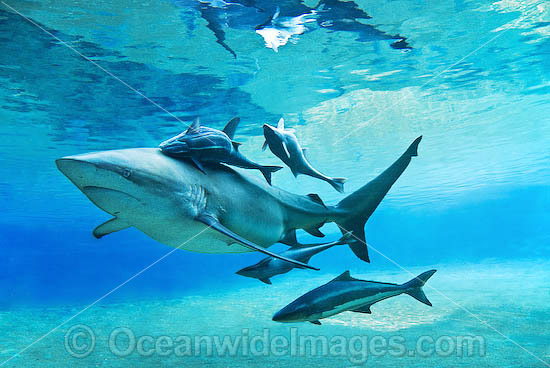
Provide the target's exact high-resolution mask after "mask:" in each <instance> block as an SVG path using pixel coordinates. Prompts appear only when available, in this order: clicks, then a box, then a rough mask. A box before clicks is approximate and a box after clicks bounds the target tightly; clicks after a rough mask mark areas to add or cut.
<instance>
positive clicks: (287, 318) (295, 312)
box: [273, 299, 311, 322]
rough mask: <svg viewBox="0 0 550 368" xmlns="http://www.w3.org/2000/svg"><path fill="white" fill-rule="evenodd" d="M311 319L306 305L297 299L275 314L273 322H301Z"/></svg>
mask: <svg viewBox="0 0 550 368" xmlns="http://www.w3.org/2000/svg"><path fill="white" fill-rule="evenodd" d="M310 319H311V315H310V312H309V308H308V305H307V303H305V302H304V301H301V300H300V299H297V300H295V301H293V302H292V303H290V304H289V305H287V306H286V307H284V308H283V309H281V310H280V311H278V312H277V313H275V314H274V315H273V321H276V322H302V321H308V320H310Z"/></svg>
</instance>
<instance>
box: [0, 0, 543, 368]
mask: <svg viewBox="0 0 550 368" xmlns="http://www.w3.org/2000/svg"><path fill="white" fill-rule="evenodd" d="M7 4H8V5H9V6H11V7H13V8H15V9H16V10H17V11H19V12H21V13H22V14H24V15H26V16H28V17H29V18H30V19H31V20H32V21H33V22H36V24H37V25H39V26H40V27H43V28H44V30H46V31H47V32H50V33H51V34H53V35H54V36H55V37H58V38H59V39H61V40H63V41H64V42H66V43H67V44H68V45H70V46H71V47H74V48H75V49H76V50H78V51H79V52H81V53H82V54H84V55H86V56H87V57H89V58H90V59H91V60H93V61H94V62H96V63H98V64H99V65H100V66H101V67H103V68H105V69H106V70H108V71H109V72H111V73H113V74H114V75H116V77H117V78H120V80H122V81H124V82H126V83H128V84H129V85H131V86H132V87H133V88H135V89H137V90H139V91H140V92H141V93H143V94H144V95H146V96H147V97H149V98H150V99H151V100H153V101H154V102H156V103H157V104H159V105H161V106H162V107H163V108H164V109H166V110H167V111H169V112H170V113H167V112H166V111H163V110H161V109H160V108H158V107H157V106H155V105H153V104H152V103H150V102H149V101H147V100H146V99H144V98H142V97H141V96H139V95H138V94H137V93H136V92H135V91H132V90H131V89H130V88H128V87H127V86H125V85H124V84H122V83H121V82H120V81H118V80H116V79H114V78H112V77H111V76H109V75H107V74H106V73H105V72H104V71H102V70H100V69H99V68H97V67H96V66H94V65H92V64H91V63H90V62H88V61H85V60H84V59H83V58H81V57H80V56H78V55H77V54H75V53H74V52H73V51H71V50H70V49H69V48H67V47H66V46H64V45H63V44H62V43H61V42H60V41H59V40H56V39H55V38H54V37H52V36H51V35H49V34H47V33H46V32H44V31H43V30H41V29H39V28H38V27H37V26H36V25H33V24H31V23H30V22H29V21H26V20H25V19H23V18H22V17H21V16H20V15H18V14H16V13H15V12H14V11H13V10H9V9H8V7H7V6H6V5H0V82H1V84H0V86H1V87H0V121H1V123H0V206H1V208H2V218H1V220H0V231H1V234H0V242H1V247H2V250H3V253H4V260H5V262H4V270H3V271H2V272H0V285H1V286H2V289H3V291H2V293H4V294H5V296H4V297H2V298H1V299H2V300H1V301H0V304H1V305H5V306H6V308H9V307H15V306H17V305H20V304H28V303H32V304H37V305H39V306H40V305H43V304H44V303H50V302H56V303H58V302H63V303H66V302H73V301H76V302H78V303H86V302H89V301H91V300H94V299H95V298H97V297H98V296H100V295H102V293H104V292H106V291H108V290H110V289H111V288H112V287H114V286H116V285H118V284H119V283H120V282H122V281H124V280H126V279H127V278H128V277H130V276H132V275H133V274H135V273H136V272H138V271H139V270H141V269H142V268H143V267H145V266H147V265H148V264H150V263H151V262H152V261H153V260H155V259H157V258H158V257H160V256H162V255H163V254H165V253H166V252H167V251H168V250H169V248H166V247H164V246H162V245H160V244H157V243H155V242H153V241H152V240H150V239H148V238H147V237H145V236H144V235H142V234H140V233H138V232H137V231H134V230H127V231H126V232H121V233H118V234H113V235H111V237H110V238H109V239H107V238H105V239H102V240H101V241H96V240H94V239H92V237H91V235H90V232H91V230H92V229H93V228H94V227H95V226H96V225H97V224H99V223H101V222H103V221H104V220H106V219H107V216H106V215H105V214H104V213H102V212H101V211H99V210H98V209H96V208H95V207H93V206H92V205H91V204H90V203H89V202H88V201H87V200H86V198H85V197H84V196H83V195H82V194H81V193H80V192H78V191H77V190H76V188H74V187H73V186H72V185H71V184H70V183H69V182H68V181H67V180H66V179H65V178H64V177H63V176H62V175H61V174H60V173H59V172H58V171H57V170H56V168H55V165H54V164H53V160H54V159H56V158H58V157H61V156H64V155H68V154H76V153H83V152H87V151H94V150H106V149H115V148H127V147H137V146H156V145H157V144H158V143H159V142H160V141H162V140H164V139H166V138H168V137H170V136H173V135H174V134H176V133H178V132H179V131H181V130H182V129H184V128H185V127H184V125H183V124H181V123H180V122H178V121H177V119H181V120H183V121H186V122H188V121H191V120H192V119H193V118H194V117H196V116H200V118H201V120H202V121H203V122H204V123H205V124H207V125H209V126H213V127H217V128H221V127H222V126H223V125H224V124H225V122H227V121H228V120H229V119H230V118H232V117H233V116H237V115H238V116H240V117H241V118H242V120H241V125H240V127H239V130H238V132H237V140H238V141H240V142H243V143H244V144H243V146H242V150H243V151H244V152H245V153H246V154H247V156H249V157H253V158H255V159H256V160H257V161H260V162H262V163H264V162H265V163H268V164H277V159H276V158H274V157H273V156H272V155H270V154H269V153H268V152H262V151H261V145H262V143H263V136H262V130H261V125H262V124H263V123H265V122H268V123H270V124H275V123H276V121H277V120H278V119H279V118H280V117H281V116H283V117H284V118H285V121H286V124H287V126H290V127H293V128H296V129H297V135H298V137H299V139H300V141H301V142H302V145H303V146H305V147H308V148H309V155H310V157H311V159H312V161H313V163H314V165H315V166H316V167H318V168H319V169H320V170H321V171H323V172H325V173H327V174H330V175H334V176H345V177H348V178H349V182H348V183H347V184H346V192H348V193H350V192H352V191H353V190H355V189H357V188H359V187H360V186H361V185H363V184H364V183H365V182H366V181H367V180H368V179H370V178H372V177H374V176H375V175H376V174H377V173H378V172H380V171H381V170H383V169H384V168H386V167H387V165H388V164H389V163H391V162H393V160H394V159H395V157H396V156H397V155H399V154H400V153H401V152H402V151H403V148H404V147H406V146H407V145H408V144H409V143H410V141H412V139H414V138H415V137H416V136H418V135H420V134H422V135H423V136H424V140H423V142H422V144H421V147H420V156H419V157H418V158H417V159H415V160H414V161H413V163H412V164H411V167H410V168H409V169H408V170H407V172H406V173H405V174H404V175H403V177H402V178H401V179H400V180H399V181H398V182H397V183H396V185H395V186H394V187H393V188H392V189H391V191H390V192H389V194H388V196H387V197H386V199H385V200H384V202H383V204H382V206H381V207H380V208H379V209H378V210H377V212H376V213H375V215H374V216H373V218H372V219H371V220H370V221H369V223H368V225H367V241H368V242H369V243H371V244H373V245H374V246H375V247H376V248H377V249H379V250H380V251H381V252H382V253H384V254H385V255H387V256H388V257H390V258H391V259H394V260H396V261H397V262H398V263H401V264H404V265H415V266H422V268H424V266H426V267H429V266H432V265H434V266H436V267H438V268H440V272H445V267H444V266H441V265H442V264H443V263H444V262H449V261H450V262H462V261H467V262H477V261H480V260H482V259H486V258H492V259H496V260H497V262H498V260H503V261H504V260H506V261H511V260H514V259H516V258H529V259H530V258H540V257H543V258H546V257H547V255H548V251H549V250H550V247H549V246H548V244H549V240H550V238H549V235H548V230H547V227H548V220H549V217H548V206H549V205H550V194H549V190H548V179H549V178H550V157H549V152H550V99H549V95H550V4H549V3H548V2H547V1H542V0H541V1H536V0H523V1H522V0H515V1H514V0H508V1H494V2H490V1H467V0H455V1H412V0H411V1H404V0H402V1H401V0H397V1H384V2H374V1H356V2H355V3H354V2H340V1H334V0H326V1H323V0H321V1H320V3H319V4H317V2H316V1H303V2H300V1H282V2H277V3H276V4H275V2H267V1H246V2H245V1H243V2H236V3H233V4H230V3H223V2H221V1H215V2H208V1H204V2H198V1H192V0H181V1H168V0H164V1H155V0H153V1H147V2H139V1H124V0H116V1H95V2H84V1H81V2H80V1H64V0H57V1H36V2H35V1H21V0H18V1H7ZM276 13H278V16H275V14H276ZM270 17H272V18H273V19H272V21H271V22H269V21H268V20H269V18H270ZM176 118H177V119H176ZM274 183H275V184H276V185H278V186H281V187H283V188H285V189H288V190H290V191H293V192H297V193H303V194H306V193H311V192H314V193H319V194H320V195H321V197H322V198H323V199H324V200H325V201H326V202H329V203H335V202H336V201H337V200H339V199H340V198H341V196H340V195H339V194H338V193H337V192H335V191H333V190H332V189H331V188H330V187H329V186H327V185H326V183H323V182H320V181H315V180H313V179H311V178H308V177H303V176H301V177H299V178H298V179H296V180H295V179H294V178H293V176H292V174H291V173H290V171H289V170H283V171H281V172H278V173H277V174H275V176H274ZM326 232H327V233H335V229H334V228H328V230H327V231H326ZM306 238H307V237H304V239H306ZM308 240H311V239H308ZM352 258H353V257H352V256H351V253H350V252H349V251H347V250H344V249H340V250H337V249H333V250H330V251H329V252H327V254H322V255H319V256H317V257H316V258H314V260H313V262H314V263H315V264H316V265H317V266H321V267H322V268H323V271H325V272H331V273H334V274H336V273H339V272H341V271H342V269H343V268H351V269H356V270H358V271H359V273H360V274H365V273H366V272H367V271H366V270H369V269H373V270H375V269H376V270H380V269H385V268H389V267H393V266H392V265H391V264H390V263H389V262H388V261H387V260H385V259H384V257H382V256H381V255H379V254H377V253H374V254H373V256H372V258H373V263H372V264H371V265H365V264H363V263H361V262H359V261H357V260H355V259H352ZM255 260H257V257H256V256H255V255H241V256H227V255H222V256H204V255H197V254H192V253H188V252H177V253H175V254H173V255H172V256H171V257H169V258H167V259H166V260H165V261H163V265H162V267H156V268H152V269H151V270H149V271H148V272H147V273H146V274H143V275H142V276H140V277H141V280H139V282H138V280H136V283H135V285H133V284H129V285H127V286H126V287H125V288H123V289H121V290H120V291H118V292H117V295H116V296H115V295H113V298H114V299H117V298H119V299H117V300H119V301H123V300H125V298H130V297H132V298H134V297H135V298H137V299H140V298H144V297H151V298H161V297H169V296H181V295H182V294H186V293H190V292H192V291H193V290H200V288H201V287H203V286H204V287H209V288H212V285H213V283H214V282H217V283H216V284H215V285H216V287H220V288H221V289H220V290H224V292H225V291H226V290H229V289H230V288H231V286H232V285H237V286H236V287H238V285H244V284H247V285H248V284H249V283H250V282H251V281H250V280H244V279H241V278H239V277H237V276H235V275H233V272H234V271H235V270H237V269H239V268H240V266H245V265H247V264H249V263H251V262H253V261H255ZM97 264H102V265H103V266H102V269H101V270H98V268H97ZM537 265H538V266H540V264H537ZM159 266H160V265H159ZM518 267H519V266H518ZM522 267H523V265H522ZM182 269H185V270H186V273H185V274H182ZM510 269H513V266H510ZM522 269H524V268H522ZM510 272H513V271H510ZM303 274H304V275H306V273H303ZM69 276H70V277H69ZM367 277H368V276H367ZM380 277H383V275H381V276H380ZM544 277H546V280H547V279H548V276H547V275H546V276H544ZM282 279H283V280H284V277H283V278H282ZM90 280H94V282H93V283H92V282H90ZM289 280H290V279H289ZM382 281H383V280H382ZM455 281H456V280H455ZM462 283H465V281H463V280H462V281H461V286H460V287H461V288H464V287H467V286H464V285H463V284H462ZM474 284H475V283H474ZM516 286H519V285H516ZM447 287H448V288H449V290H452V289H453V288H452V287H449V286H447ZM544 288H546V289H544V290H545V292H543V293H541V294H540V295H542V296H541V298H546V299H547V298H548V292H547V291H548V285H547V283H546V286H544ZM236 290H237V291H236V292H238V289H236ZM277 290H281V289H277ZM264 291H265V292H268V290H267V289H265V290H264ZM197 293H199V291H197ZM0 295H1V294H0ZM255 295H256V294H255ZM258 295H259V294H258ZM293 296H295V295H293ZM476 297H477V296H476ZM228 298H229V299H230V297H228ZM247 298H250V299H253V298H254V297H253V296H247ZM288 298H292V296H288ZM288 298H287V299H288ZM407 302H409V300H407ZM250 303H252V304H253V303H254V301H253V300H251V301H250ZM413 303H415V302H414V301H410V303H406V304H407V307H409V306H410V305H409V304H413ZM144 308H145V307H144ZM418 309H419V308H418ZM443 309H444V308H443ZM414 310H417V309H414ZM434 310H435V308H434ZM440 311H441V310H440ZM234 312H235V311H234ZM270 313H271V312H270ZM403 313H406V312H403ZM434 313H436V314H437V312H434ZM267 314H269V313H267ZM436 314H434V315H432V316H431V317H430V316H425V318H426V320H432V319H433V320H436V319H437V318H439V315H436ZM353 317H354V319H356V318H359V317H361V316H353ZM338 320H339V319H338V318H337V319H336V320H335V321H334V322H333V323H334V324H338ZM421 320H423V319H421ZM344 321H347V320H346V319H345V318H344ZM348 322H349V321H348ZM266 323H267V322H266ZM373 323H374V322H373ZM380 323H382V324H383V322H380ZM411 323H412V322H411ZM344 325H345V323H344ZM375 325H376V324H374V325H369V326H371V327H372V326H375ZM42 327H43V328H44V329H47V327H48V326H42ZM43 332H44V331H42V330H40V331H39V332H36V334H37V335H40V334H41V333H43ZM510 348H511V347H510ZM519 353H520V352H519V351H518V354H519ZM540 353H541V354H542V351H541V352H540ZM547 353H548V352H547ZM4 355H6V356H9V353H5V354H4ZM497 355H498V353H497ZM54 360H55V359H54ZM506 364H509V362H508V363H506ZM497 366H498V364H497ZM501 366H502V365H501Z"/></svg>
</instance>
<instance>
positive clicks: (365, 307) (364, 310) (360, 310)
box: [352, 304, 372, 314]
mask: <svg viewBox="0 0 550 368" xmlns="http://www.w3.org/2000/svg"><path fill="white" fill-rule="evenodd" d="M370 306H371V304H367V305H363V306H361V307H359V308H357V309H354V310H352V312H358V313H368V314H371V313H372V312H371V310H370Z"/></svg>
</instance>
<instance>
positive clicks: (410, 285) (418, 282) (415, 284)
mask: <svg viewBox="0 0 550 368" xmlns="http://www.w3.org/2000/svg"><path fill="white" fill-rule="evenodd" d="M435 271H437V270H430V271H426V272H424V273H422V274H420V275H418V276H416V277H415V278H414V279H412V280H410V281H408V282H406V283H404V284H403V285H402V286H403V287H404V288H406V289H407V290H406V291H405V294H409V295H410V296H412V297H413V298H415V299H416V300H418V301H419V302H422V303H424V304H426V305H429V306H430V307H431V306H432V303H431V302H430V301H429V300H428V298H427V297H426V294H424V291H423V290H422V286H424V284H425V283H426V281H428V279H429V278H430V277H432V275H433V274H434V273H435Z"/></svg>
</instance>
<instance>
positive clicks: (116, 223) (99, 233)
mask: <svg viewBox="0 0 550 368" xmlns="http://www.w3.org/2000/svg"><path fill="white" fill-rule="evenodd" d="M129 227H130V225H128V224H127V223H126V222H124V221H122V220H120V219H119V218H118V217H113V218H112V219H110V220H109V221H106V222H104V223H102V224H101V225H99V226H98V227H96V228H95V229H94V232H93V234H94V236H95V237H96V238H97V239H99V238H101V237H103V236H105V235H109V234H111V233H114V232H117V231H120V230H124V229H127V228H129Z"/></svg>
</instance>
